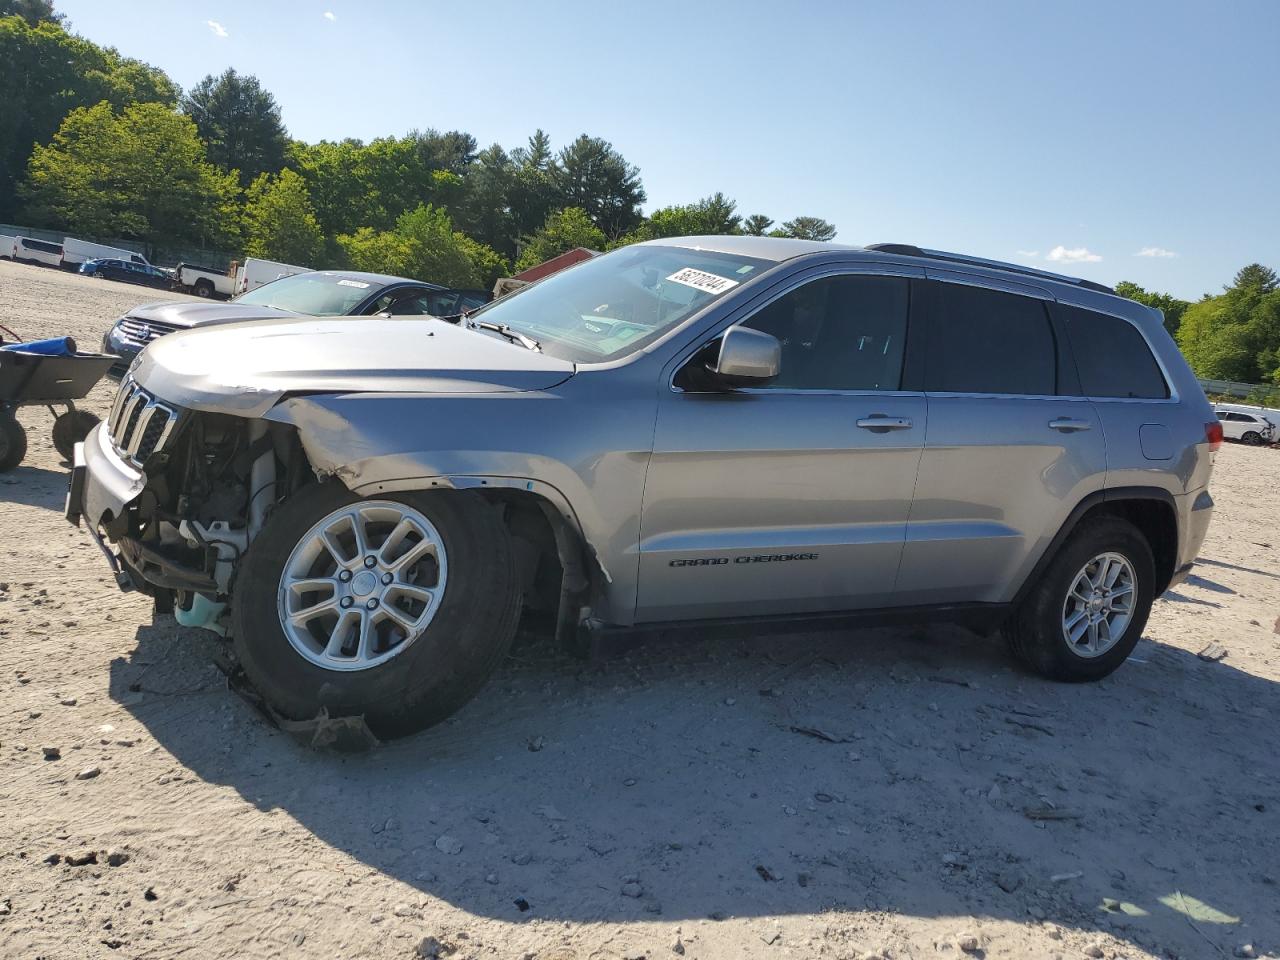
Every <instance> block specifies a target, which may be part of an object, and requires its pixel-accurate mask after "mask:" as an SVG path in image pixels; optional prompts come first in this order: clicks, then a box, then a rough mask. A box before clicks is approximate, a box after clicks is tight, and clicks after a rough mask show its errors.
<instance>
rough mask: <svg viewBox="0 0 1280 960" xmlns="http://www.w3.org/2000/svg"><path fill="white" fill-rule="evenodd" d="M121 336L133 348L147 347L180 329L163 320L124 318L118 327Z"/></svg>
mask: <svg viewBox="0 0 1280 960" xmlns="http://www.w3.org/2000/svg"><path fill="white" fill-rule="evenodd" d="M116 326H117V329H118V330H119V331H120V334H121V335H122V336H123V337H124V338H125V340H127V341H128V342H129V343H130V344H131V345H132V346H135V347H145V346H146V345H147V344H148V343H150V342H151V341H152V340H154V339H156V338H157V337H163V336H164V335H165V334H166V333H173V332H174V331H175V330H177V329H178V327H177V326H176V325H175V324H172V323H165V322H163V321H161V320H141V319H139V318H138V317H128V316H126V317H122V318H121V319H120V322H119V323H118V324H117V325H116Z"/></svg>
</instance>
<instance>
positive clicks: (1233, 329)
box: [1178, 263, 1280, 383]
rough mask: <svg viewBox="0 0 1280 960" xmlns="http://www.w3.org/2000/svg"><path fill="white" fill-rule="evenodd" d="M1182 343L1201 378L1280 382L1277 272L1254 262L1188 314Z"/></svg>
mask: <svg viewBox="0 0 1280 960" xmlns="http://www.w3.org/2000/svg"><path fill="white" fill-rule="evenodd" d="M1178 346H1179V347H1181V348H1182V352H1183V354H1184V355H1185V356H1186V358H1187V362H1188V363H1190V364H1191V367H1192V369H1193V370H1195V372H1196V374H1197V376H1200V377H1205V378H1208V379H1214V380H1235V381H1240V382H1243V383H1262V382H1271V383H1280V289H1277V282H1276V275H1275V273H1274V271H1272V270H1270V269H1269V268H1267V267H1264V266H1261V265H1260V264H1256V263H1255V264H1250V265H1249V266H1247V267H1245V268H1244V269H1243V270H1241V271H1240V272H1239V273H1237V274H1236V278H1235V282H1234V283H1233V284H1232V285H1231V286H1229V287H1227V288H1226V289H1225V290H1224V292H1223V293H1222V294H1220V295H1219V296H1216V297H1206V298H1205V299H1203V300H1200V301H1199V302H1197V303H1193V304H1191V306H1189V307H1188V308H1187V310H1186V312H1185V313H1184V314H1183V315H1182V323H1181V325H1180V326H1179V328H1178Z"/></svg>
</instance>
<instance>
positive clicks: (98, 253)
mask: <svg viewBox="0 0 1280 960" xmlns="http://www.w3.org/2000/svg"><path fill="white" fill-rule="evenodd" d="M86 260H123V261H124V262H125V263H140V264H143V265H145V266H151V263H150V261H149V260H147V258H146V257H144V256H143V255H142V254H140V253H138V252H137V251H135V250H126V249H124V248H123V247H109V246H107V245H106V244H105V243H92V242H90V241H88V240H77V239H76V238H75V237H63V239H62V266H63V267H64V268H66V269H68V270H79V269H80V264H82V263H84V262H85V261H86Z"/></svg>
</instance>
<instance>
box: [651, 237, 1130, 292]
mask: <svg viewBox="0 0 1280 960" xmlns="http://www.w3.org/2000/svg"><path fill="white" fill-rule="evenodd" d="M648 242H649V243H652V244H666V245H668V246H678V247H690V248H693V249H701V250H711V251H713V252H715V253H727V254H730V255H737V256H744V257H758V258H759V259H761V260H773V261H774V262H777V263H780V262H782V261H783V260H790V259H792V258H793V257H800V256H804V255H805V254H809V253H823V252H832V251H838V250H845V251H857V252H859V253H873V254H876V253H878V254H883V255H890V256H899V257H913V258H919V259H924V260H933V261H936V262H938V263H941V264H946V265H948V266H962V267H976V268H979V269H984V270H999V271H1001V272H1003V273H1013V274H1018V275H1019V276H1022V277H1028V278H1034V279H1037V280H1041V281H1052V282H1055V283H1065V284H1070V285H1071V286H1073V287H1076V288H1078V289H1084V290H1092V291H1094V292H1096V293H1105V294H1110V295H1112V296H1115V291H1114V290H1112V289H1111V288H1110V287H1107V286H1103V285H1102V284H1100V283H1096V282H1094V281H1093V280H1082V279H1080V278H1078V277H1069V276H1065V275H1064V274H1061V273H1052V272H1050V271H1048V270H1040V269H1037V268H1035V267H1027V266H1023V265H1021V264H1017V263H1005V262H1004V261H1001V260H987V259H984V258H982V257H972V256H968V255H966V254H961V253H947V252H945V251H942V250H928V249H925V248H923V247H917V246H914V245H912V244H906V243H873V244H871V245H869V246H866V247H856V246H852V245H850V244H844V243H829V242H824V241H821V240H791V239H787V238H784V237H743V236H702V237H668V238H664V239H661V240H650V241H648Z"/></svg>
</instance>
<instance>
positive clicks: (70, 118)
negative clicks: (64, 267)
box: [23, 101, 239, 247]
mask: <svg viewBox="0 0 1280 960" xmlns="http://www.w3.org/2000/svg"><path fill="white" fill-rule="evenodd" d="M23 193H24V195H25V197H26V199H27V203H28V213H29V215H30V217H31V218H32V219H33V220H36V221H38V222H45V223H49V224H51V225H56V226H59V227H65V228H66V229H68V230H73V231H75V232H77V233H85V234H89V235H94V234H98V235H101V236H124V237H134V238H137V239H140V240H143V241H144V242H146V243H148V244H150V245H151V246H153V247H155V246H164V245H178V244H187V243H206V244H213V245H222V244H226V243H230V242H232V241H234V240H235V239H236V228H235V225H236V219H237V200H238V194H239V190H238V189H237V187H236V183H235V179H234V177H232V176H231V175H229V174H224V173H221V172H219V171H218V170H217V169H216V168H215V167H213V165H212V164H210V163H209V162H208V161H207V160H206V159H205V154H204V145H203V144H202V143H201V142H200V138H199V137H198V136H197V135H196V128H195V124H193V123H192V122H191V120H190V119H188V118H187V117H184V116H182V115H181V114H179V113H175V112H174V111H173V110H172V109H171V108H169V107H168V106H165V105H163V104H159V103H137V104H134V105H132V106H129V107H126V108H125V109H124V111H123V112H121V113H119V114H116V113H115V112H114V111H112V109H111V105H110V104H109V103H107V102H105V101H103V102H102V103H99V104H97V105H96V106H92V107H79V108H77V109H75V110H73V111H71V113H69V114H68V115H67V118H66V120H65V121H63V123H62V126H61V127H60V128H59V129H58V132H57V133H56V134H55V135H54V137H53V140H52V141H51V142H50V143H49V144H48V146H37V147H36V149H35V151H34V152H33V153H32V155H31V162H30V165H29V172H28V179H27V183H26V185H25V187H24V190H23Z"/></svg>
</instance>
